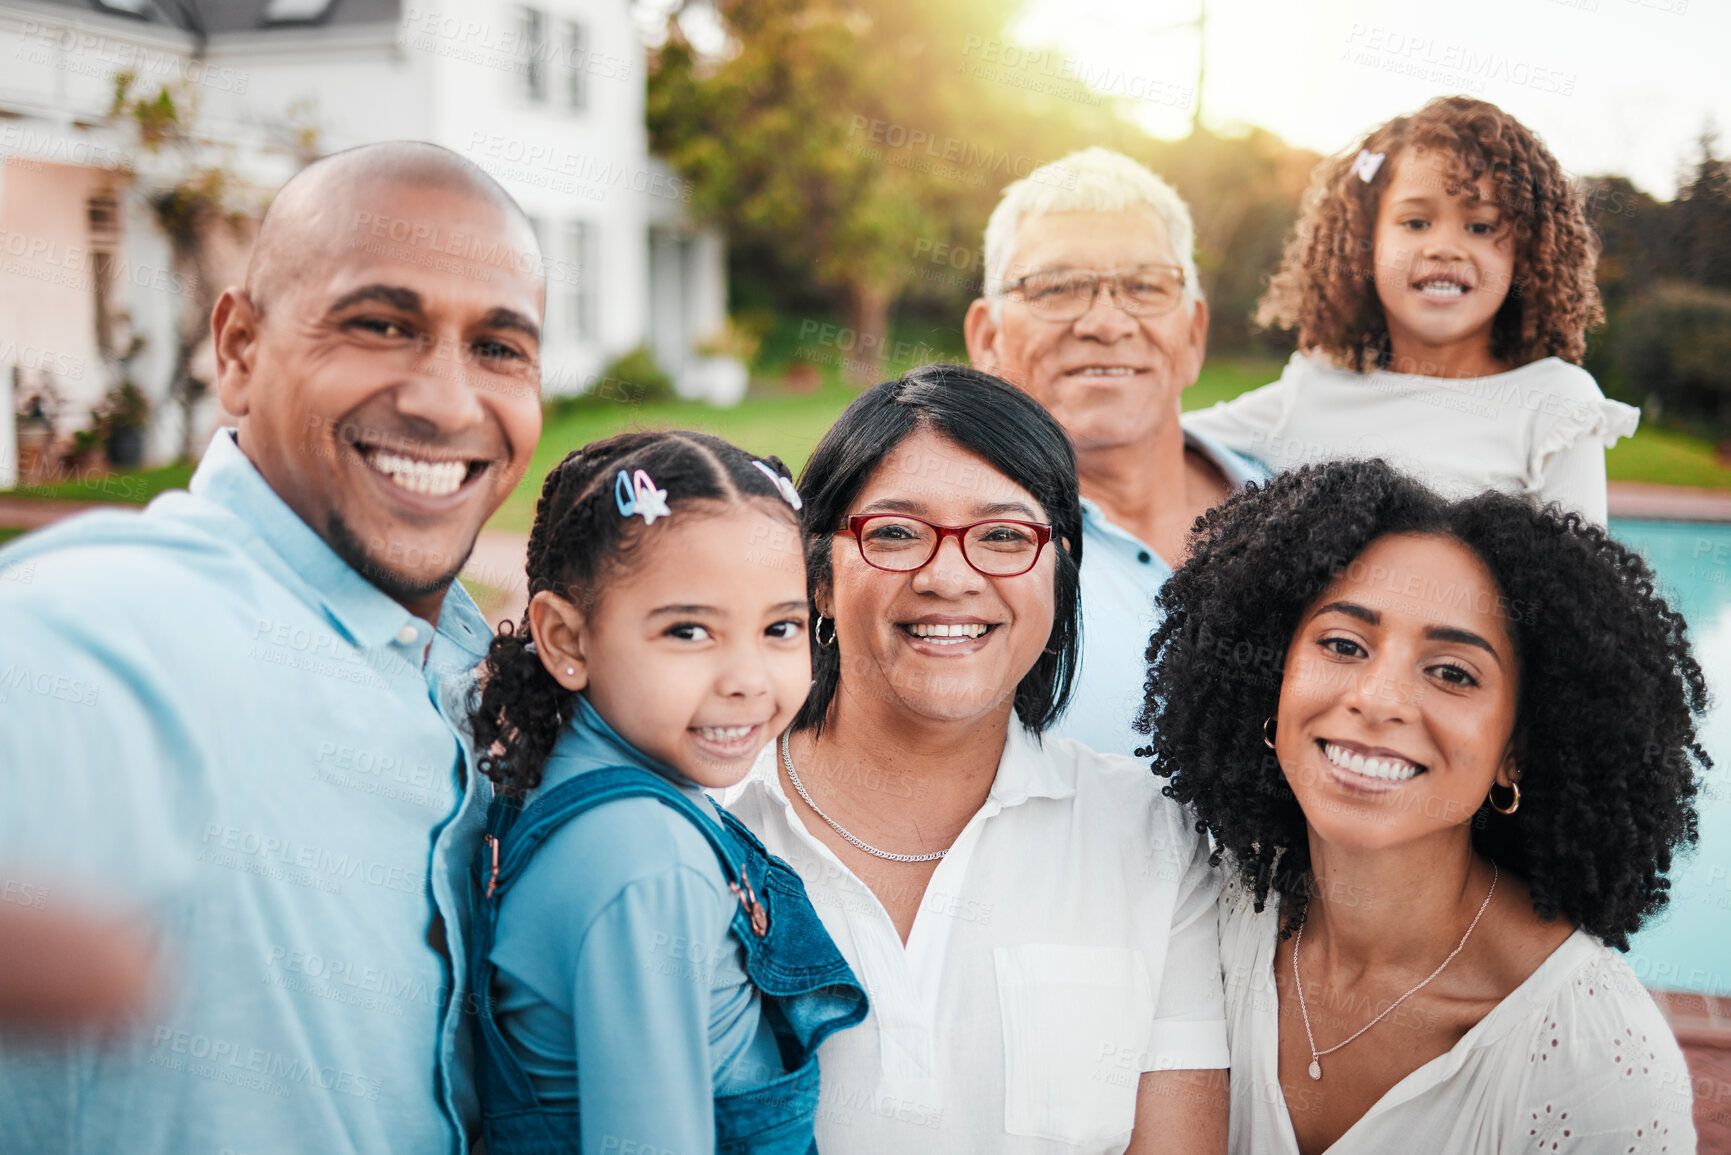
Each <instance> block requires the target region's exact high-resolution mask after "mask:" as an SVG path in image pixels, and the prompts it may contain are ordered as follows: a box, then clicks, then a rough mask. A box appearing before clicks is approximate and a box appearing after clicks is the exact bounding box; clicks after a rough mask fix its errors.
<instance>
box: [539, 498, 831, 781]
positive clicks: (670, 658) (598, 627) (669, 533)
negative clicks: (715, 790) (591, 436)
mask: <svg viewBox="0 0 1731 1155" xmlns="http://www.w3.org/2000/svg"><path fill="white" fill-rule="evenodd" d="M640 532H641V533H642V534H643V540H642V542H641V545H640V547H639V549H638V552H637V554H636V556H635V557H633V558H632V563H631V567H630V568H629V569H628V570H627V571H625V572H624V573H622V574H620V575H618V576H617V577H614V578H612V579H610V580H609V581H608V582H607V584H606V586H605V587H604V588H603V589H602V591H601V595H600V598H599V600H598V601H597V602H596V603H595V604H594V606H593V607H592V612H591V613H590V614H589V615H588V616H587V617H584V616H581V615H578V614H576V611H575V610H574V609H570V603H564V606H563V607H561V606H559V605H558V604H557V601H558V599H555V600H554V601H553V602H549V600H548V599H553V598H554V595H552V594H548V593H540V594H537V595H536V602H537V603H539V604H538V605H537V606H532V607H531V625H532V628H533V629H534V633H535V640H536V648H537V650H539V651H540V652H541V654H542V661H543V664H544V665H545V666H546V667H547V670H548V672H549V673H551V674H552V675H553V676H554V678H555V679H556V680H558V681H559V682H560V683H561V684H563V685H565V686H567V688H570V689H582V691H583V692H584V694H585V695H586V696H587V697H588V698H589V702H590V704H591V705H593V706H594V707H595V709H596V711H597V712H599V713H600V714H601V716H602V717H603V718H605V719H606V720H607V723H608V725H610V726H612V727H613V728H614V729H615V730H617V731H618V732H619V734H620V736H621V737H623V738H624V739H625V740H626V741H628V742H630V743H631V744H632V745H633V746H635V747H637V748H638V749H639V750H641V751H643V752H644V753H645V754H648V755H650V756H651V757H653V758H656V759H658V760H660V761H662V762H664V763H666V764H667V765H669V766H672V767H673V768H674V769H675V770H678V771H679V772H680V773H681V774H684V775H685V776H686V777H687V778H690V779H691V780H692V781H694V782H696V783H698V784H699V785H701V786H708V787H723V786H731V785H733V784H734V783H736V782H738V781H739V780H740V779H742V778H744V777H745V775H746V773H747V772H748V771H749V770H750V769H751V764H752V762H753V761H755V760H756V758H757V756H758V754H759V753H760V752H761V751H762V750H763V748H764V746H765V745H767V744H768V743H769V741H770V740H771V739H772V738H774V737H775V736H776V735H777V734H779V733H781V731H782V730H784V729H786V728H787V724H788V723H789V722H791V721H792V720H793V716H794V714H795V713H797V712H798V710H799V707H800V706H801V705H802V704H804V702H805V696H806V692H807V691H808V690H809V689H810V687H811V650H810V645H809V643H808V641H807V638H806V630H807V625H808V622H809V619H810V608H809V604H808V602H807V601H806V592H805V555H804V553H803V552H802V550H801V545H800V535H799V532H798V530H797V529H796V528H795V526H794V524H793V521H792V520H791V519H790V518H788V517H786V516H775V515H772V514H770V513H768V512H766V511H765V510H764V508H763V507H762V505H761V504H760V503H759V502H757V501H743V502H735V503H732V504H730V505H726V506H721V507H715V506H712V505H704V504H693V505H691V506H688V507H685V508H682V509H680V510H677V511H676V512H675V513H674V514H673V515H672V516H671V517H670V518H669V519H668V520H666V521H658V522H657V523H656V524H655V525H653V526H648V527H645V528H643V529H642V530H641V531H640ZM561 609H567V610H569V611H570V612H569V614H567V615H565V616H563V617H561V616H560V614H559V613H558V611H559V610H561ZM550 615H551V616H550ZM554 618H559V620H560V621H562V622H569V623H574V625H575V628H574V629H571V630H569V631H566V630H562V629H561V628H560V625H559V622H556V621H555V620H554ZM567 668H574V669H576V671H577V673H576V675H575V676H571V675H568V674H566V672H565V671H566V669H567Z"/></svg>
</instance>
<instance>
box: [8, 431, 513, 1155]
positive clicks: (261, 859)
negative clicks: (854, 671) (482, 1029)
mask: <svg viewBox="0 0 1731 1155" xmlns="http://www.w3.org/2000/svg"><path fill="white" fill-rule="evenodd" d="M488 638H489V630H488V628H487V625H486V623H485V622H484V621H483V620H482V618H481V616H480V614H479V613H478V612H477V611H476V609H475V606H474V603H473V602H472V601H471V600H470V599H469V597H468V595H467V594H466V593H464V592H463V590H462V589H461V587H460V586H456V585H453V586H452V588H451V590H450V592H449V593H448V594H447V595H446V597H445V601H444V605H443V608H442V610H441V613H440V616H439V624H438V628H437V629H436V630H435V629H434V628H433V627H432V626H430V625H429V624H428V623H427V622H425V621H423V620H421V619H419V618H417V617H415V616H414V615H412V614H411V613H409V611H407V610H406V609H404V608H403V607H402V606H401V605H399V604H398V603H397V602H395V601H393V600H392V599H391V598H389V597H388V596H386V595H385V594H383V593H382V592H380V591H379V590H378V589H377V588H375V587H374V586H373V585H371V584H370V583H369V582H367V581H366V580H365V578H363V577H362V576H361V575H360V574H359V573H357V572H356V571H355V570H354V569H352V568H351V567H350V566H349V565H348V564H346V563H345V562H344V561H343V560H342V559H341V558H340V557H338V556H337V555H336V554H335V553H334V552H333V551H332V550H331V549H330V548H329V547H328V546H327V545H326V544H325V543H324V541H323V540H322V539H320V538H319V536H318V535H317V534H316V533H314V532H313V530H312V529H311V528H310V527H309V526H307V525H306V524H305V523H304V522H302V521H301V520H300V518H299V517H298V516H296V515H295V513H294V512H293V511H292V510H291V509H289V507H288V506H287V505H286V504H284V503H283V501H282V500H281V498H279V497H278V496H277V495H276V493H275V492H273V491H272V490H271V488H270V487H269V485H268V484H267V483H266V482H265V480H264V479H263V478H262V477H261V476H260V475H259V473H258V472H257V470H255V469H254V468H253V466H252V464H251V462H250V461H248V460H247V458H246V457H245V456H244V455H243V454H242V453H241V451H240V449H239V447H238V446H237V445H236V443H235V441H234V439H233V437H232V436H231V435H230V434H228V433H226V432H225V433H220V434H218V436H217V437H216V439H215V440H214V441H213V443H212V445H211V448H210V450H209V451H208V452H207V453H206V455H205V457H204V460H203V462H202V463H201V464H200V466H199V469H198V472H197V473H196V475H195V476H194V477H193V480H192V485H191V492H190V493H185V492H177V493H171V494H167V495H164V496H162V497H160V498H158V499H157V500H156V501H154V502H152V503H151V505H150V507H149V508H148V509H147V510H145V511H144V512H143V513H137V514H135V513H120V512H103V513H95V514H88V515H85V516H82V517H78V518H74V519H72V520H70V521H67V522H63V523H61V524H60V525H57V526H54V527H52V528H50V529H48V530H44V531H42V532H39V533H34V534H30V535H28V536H26V537H24V538H21V539H19V540H18V541H16V542H14V543H13V544H12V545H11V546H10V547H9V548H8V549H6V550H4V551H0V798H3V799H4V800H5V801H4V805H0V876H3V877H4V878H6V879H19V880H24V881H28V882H32V883H34V884H36V885H37V886H40V887H46V888H47V893H48V899H47V901H48V903H49V904H51V905H64V906H66V907H68V908H74V909H75V908H76V907H77V906H78V905H85V906H89V905H98V906H103V907H109V908H112V909H116V910H137V911H139V912H141V913H142V914H144V915H145V916H146V918H147V919H148V920H149V922H150V924H151V926H152V927H153V928H154V930H155V932H156V933H157V935H158V937H159V940H160V943H161V964H162V965H161V972H162V975H163V976H164V979H165V981H164V982H163V984H162V986H163V989H162V991H161V997H160V998H159V1000H158V1002H157V1004H156V1005H155V1006H153V1007H152V1008H151V1009H150V1011H149V1012H148V1014H147V1015H146V1017H145V1019H144V1021H143V1022H142V1023H141V1024H140V1025H139V1027H138V1028H137V1029H136V1030H134V1031H131V1032H130V1033H126V1034H124V1035H122V1036H121V1037H117V1038H114V1039H109V1040H106V1041H100V1042H99V1041H95V1040H86V1041H81V1042H74V1043H47V1042H43V1041H41V1040H36V1039H32V1038H29V1037H26V1036H23V1035H20V1034H17V1033H15V1032H11V1031H0V1148H3V1149H4V1150H7V1151H13V1150H17V1151H31V1152H54V1153H56V1155H58V1153H62V1152H65V1153H69V1155H70V1153H77V1155H85V1153H89V1155H98V1153H102V1155H107V1153H109V1152H115V1151H125V1152H128V1153H129V1155H191V1153H206V1152H208V1153H209V1155H219V1153H221V1152H225V1151H232V1152H236V1153H262V1152H268V1151H285V1150H295V1151H318V1152H321V1153H348V1152H353V1153H356V1155H359V1153H366V1155H373V1153H375V1152H427V1153H437V1155H451V1153H456V1152H459V1151H461V1150H462V1149H463V1143H464V1140H463V1127H464V1126H465V1125H466V1124H467V1123H468V1122H469V1121H471V1119H472V1116H473V1111H474V1103H473V1091H472V1088H471V1086H470V1083H469V1077H468V1069H467V1059H466V1055H465V1056H462V1057H460V1056H459V1051H460V1050H461V1049H462V1045H463V1044H462V1033H461V1031H460V1030H459V1027H460V1023H459V1019H460V1018H461V1017H462V1016H461V1015H460V1014H459V1013H458V1009H459V1008H460V1007H462V1006H464V1005H466V995H464V994H463V992H465V983H464V976H463V971H464V962H463V960H464V951H463V944H462V941H461V940H462V933H463V929H464V927H465V926H466V925H467V920H468V910H469V901H470V897H471V896H470V890H469V884H468V881H467V875H466V871H467V868H468V866H469V864H470V861H471V855H472V853H473V847H474V845H475V843H476V841H477V840H478V838H479V835H480V832H481V831H480V827H481V823H482V822H483V820H484V816H485V811H486V804H487V797H486V794H487V792H486V791H484V790H481V789H478V783H477V781H476V775H475V772H474V769H473V760H472V756H471V754H470V752H469V744H468V742H467V741H466V739H465V737H464V731H463V730H462V729H460V728H459V723H460V720H461V718H462V716H463V695H464V691H465V690H466V688H467V687H468V685H469V684H471V681H472V677H473V670H474V667H475V665H476V663H477V662H478V661H479V660H480V658H481V657H482V655H483V654H484V653H485V650H486V645H487V642H488ZM448 960H449V961H448Z"/></svg>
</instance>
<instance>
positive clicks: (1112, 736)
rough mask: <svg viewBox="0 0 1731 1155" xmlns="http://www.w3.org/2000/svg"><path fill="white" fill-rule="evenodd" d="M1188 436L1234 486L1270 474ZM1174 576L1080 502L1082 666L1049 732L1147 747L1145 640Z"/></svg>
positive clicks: (1098, 743) (1102, 744) (1113, 745)
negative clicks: (1158, 598) (1141, 727)
mask: <svg viewBox="0 0 1731 1155" xmlns="http://www.w3.org/2000/svg"><path fill="white" fill-rule="evenodd" d="M1184 440H1185V444H1186V445H1187V446H1188V447H1189V448H1191V449H1195V450H1197V451H1198V452H1199V453H1201V454H1203V455H1204V456H1205V457H1207V458H1208V460H1210V461H1212V462H1213V463H1214V465H1215V466H1216V467H1217V468H1218V469H1219V470H1220V472H1221V473H1222V474H1224V475H1225V477H1226V481H1227V484H1228V485H1230V486H1231V487H1232V488H1233V490H1235V491H1236V490H1239V489H1242V488H1244V486H1245V485H1246V484H1248V483H1249V482H1252V481H1264V480H1266V479H1267V478H1268V476H1269V473H1268V470H1267V468H1266V467H1264V466H1263V465H1262V464H1261V463H1260V462H1258V461H1254V460H1252V459H1250V458H1248V457H1243V456H1240V455H1239V454H1237V453H1234V452H1233V451H1232V450H1230V449H1228V448H1226V447H1225V446H1224V445H1221V444H1220V443H1219V442H1216V441H1214V440H1212V439H1211V438H1207V437H1203V436H1201V435H1199V434H1197V433H1194V432H1192V431H1190V430H1188V429H1186V430H1185V431H1184ZM1171 576H1172V569H1171V567H1170V566H1168V565H1167V564H1166V563H1165V562H1164V561H1163V560H1161V557H1160V555H1159V554H1158V553H1155V552H1154V549H1153V547H1152V546H1150V545H1148V544H1147V543H1146V542H1144V541H1143V540H1142V539H1141V538H1139V537H1137V536H1136V535H1135V534H1133V533H1130V532H1129V531H1128V530H1125V529H1121V528H1119V527H1118V526H1116V525H1113V524H1112V523H1111V522H1110V521H1107V520H1106V516H1105V515H1104V514H1103V513H1101V512H1100V507H1099V506H1097V505H1095V504H1094V503H1093V502H1091V501H1089V500H1088V499H1087V498H1085V497H1084V498H1083V499H1082V669H1081V672H1080V674H1079V675H1078V677H1077V679H1076V689H1075V692H1074V693H1073V694H1072V695H1071V696H1070V707H1069V709H1067V710H1066V711H1065V712H1064V715H1063V717H1061V718H1059V719H1058V721H1057V724H1056V725H1054V726H1053V727H1052V728H1051V729H1050V730H1048V731H1047V733H1049V734H1055V735H1057V736H1058V737H1060V738H1074V739H1076V740H1077V741H1078V742H1081V743H1083V744H1084V745H1086V746H1092V747H1093V748H1094V749H1096V750H1099V751H1100V752H1102V753H1105V754H1130V755H1133V754H1134V752H1135V750H1136V748H1137V747H1139V746H1146V745H1147V744H1148V739H1147V737H1146V736H1144V735H1142V734H1138V733H1137V732H1136V728H1135V722H1136V716H1137V715H1138V714H1139V713H1141V711H1142V694H1143V687H1144V685H1145V684H1146V683H1147V680H1148V656H1147V655H1148V637H1149V635H1150V634H1152V633H1153V632H1154V627H1155V626H1157V625H1158V624H1159V623H1160V615H1159V613H1158V612H1157V611H1156V610H1155V608H1154V597H1155V595H1156V594H1158V593H1159V592H1160V587H1161V586H1163V585H1165V584H1166V579H1167V578H1169V577H1171Z"/></svg>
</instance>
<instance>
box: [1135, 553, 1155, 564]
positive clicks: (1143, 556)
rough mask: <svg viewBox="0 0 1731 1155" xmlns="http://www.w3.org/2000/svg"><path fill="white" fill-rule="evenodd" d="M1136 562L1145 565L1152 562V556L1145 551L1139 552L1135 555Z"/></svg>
mask: <svg viewBox="0 0 1731 1155" xmlns="http://www.w3.org/2000/svg"><path fill="white" fill-rule="evenodd" d="M1136 560H1137V561H1139V562H1141V563H1142V564H1143V565H1147V564H1148V563H1149V562H1151V561H1153V560H1154V555H1153V554H1151V553H1149V552H1148V551H1147V550H1141V551H1139V552H1138V553H1137V554H1136Z"/></svg>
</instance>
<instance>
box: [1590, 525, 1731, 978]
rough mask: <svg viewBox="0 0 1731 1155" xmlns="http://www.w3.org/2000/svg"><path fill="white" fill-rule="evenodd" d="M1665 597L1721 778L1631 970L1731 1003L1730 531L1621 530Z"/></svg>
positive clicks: (1704, 737)
mask: <svg viewBox="0 0 1731 1155" xmlns="http://www.w3.org/2000/svg"><path fill="white" fill-rule="evenodd" d="M1610 528H1611V534H1612V536H1614V537H1616V538H1617V539H1618V540H1619V541H1621V542H1623V543H1624V544H1626V545H1628V546H1630V547H1631V548H1633V549H1635V550H1638V551H1639V552H1640V553H1641V555H1642V556H1643V557H1645V558H1646V559H1647V563H1648V564H1649V565H1651V566H1652V567H1653V570H1654V572H1655V573H1657V574H1658V578H1659V588H1660V592H1661V593H1663V594H1664V596H1665V600H1666V601H1668V602H1669V603H1670V604H1671V608H1672V609H1675V610H1677V611H1678V612H1680V613H1681V614H1682V615H1683V617H1684V619H1685V620H1686V621H1687V622H1688V623H1689V640H1690V642H1691V644H1692V645H1693V646H1694V649H1695V660H1696V661H1697V662H1699V663H1700V664H1701V669H1702V670H1703V671H1704V672H1705V673H1706V675H1707V687H1708V689H1709V690H1710V691H1712V694H1713V698H1714V704H1713V706H1712V708H1711V710H1710V711H1709V712H1708V714H1707V716H1706V718H1705V720H1704V721H1703V723H1702V725H1701V727H1700V731H1699V733H1700V738H1701V744H1702V745H1703V746H1705V747H1706V748H1707V753H1708V755H1709V756H1711V757H1712V759H1713V763H1714V765H1713V769H1712V770H1711V771H1709V772H1708V774H1707V776H1706V779H1705V781H1704V783H1703V785H1704V789H1703V790H1702V793H1701V794H1700V795H1699V796H1698V797H1697V799H1696V807H1697V809H1698V810H1699V811H1700V815H1701V841H1700V843H1699V844H1698V845H1697V846H1696V847H1695V849H1694V851H1693V853H1692V854H1689V855H1688V856H1686V857H1684V858H1683V859H1682V860H1681V861H1679V862H1677V863H1676V864H1674V865H1673V866H1672V869H1671V904H1670V906H1669V907H1668V908H1667V909H1666V911H1665V913H1664V914H1662V915H1660V916H1659V917H1658V918H1656V919H1654V920H1653V921H1651V922H1649V923H1648V924H1647V925H1646V926H1645V927H1643V928H1642V930H1641V932H1640V933H1639V934H1637V935H1635V936H1634V938H1633V939H1631V940H1630V948H1631V949H1630V951H1629V953H1628V956H1627V958H1628V962H1629V965H1630V966H1631V967H1633V968H1634V969H1635V973H1636V975H1638V976H1639V977H1640V979H1641V981H1642V982H1644V983H1646V984H1647V985H1648V986H1650V987H1663V988H1667V989H1671V990H1686V991H1697V992H1700V993H1702V994H1709V995H1724V996H1731V525H1707V524H1692V523H1688V522H1675V521H1669V522H1666V521H1613V522H1611V527H1610Z"/></svg>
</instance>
